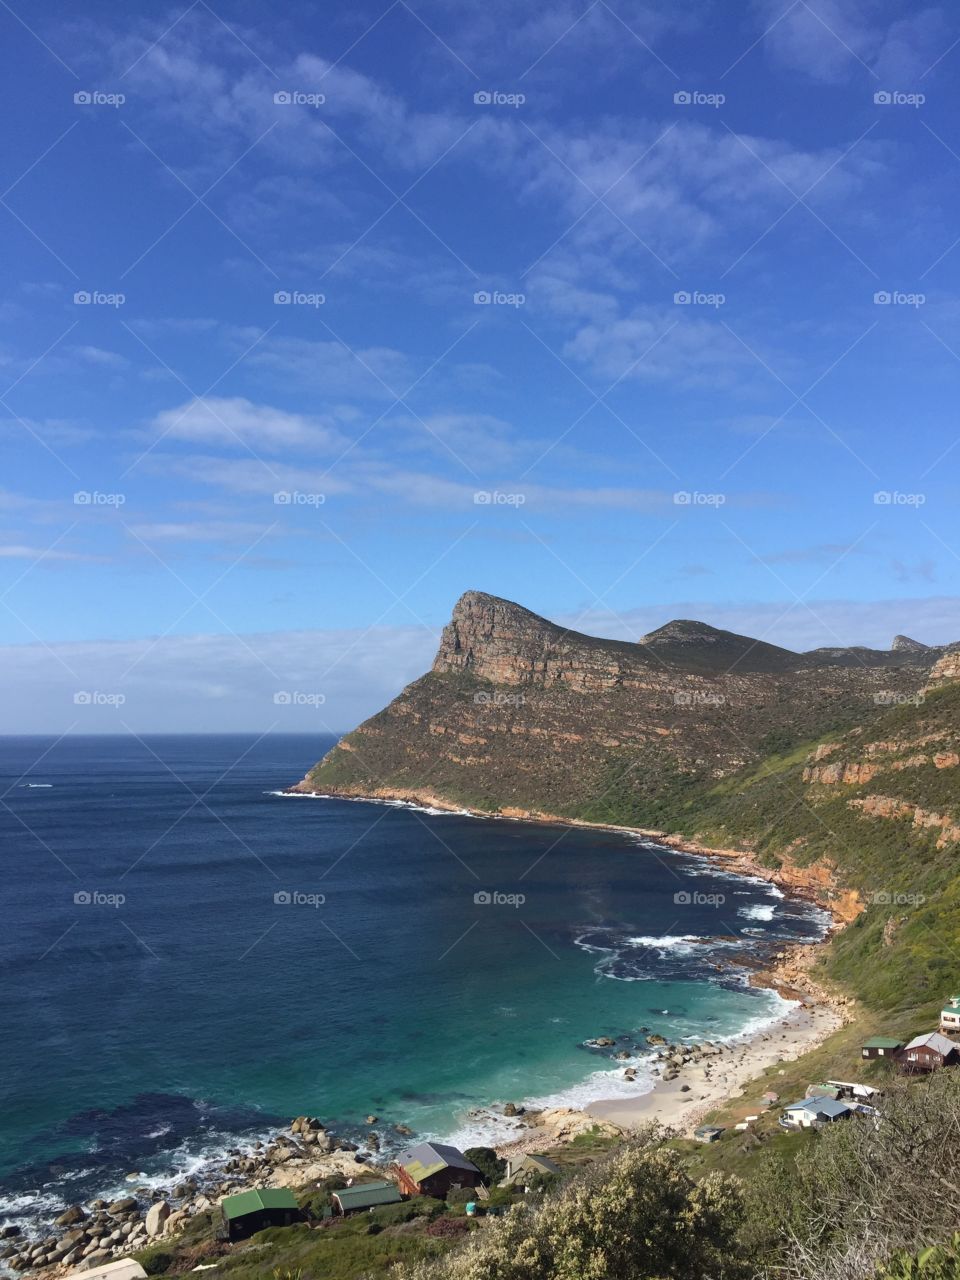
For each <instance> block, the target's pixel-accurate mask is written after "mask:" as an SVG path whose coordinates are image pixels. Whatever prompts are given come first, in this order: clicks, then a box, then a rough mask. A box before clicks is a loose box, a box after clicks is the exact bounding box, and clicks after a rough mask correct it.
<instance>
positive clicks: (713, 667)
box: [299, 591, 947, 826]
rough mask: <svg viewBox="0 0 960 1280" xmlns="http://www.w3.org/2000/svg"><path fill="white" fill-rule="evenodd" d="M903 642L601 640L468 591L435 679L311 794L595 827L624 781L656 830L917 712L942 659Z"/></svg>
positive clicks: (341, 754)
mask: <svg viewBox="0 0 960 1280" xmlns="http://www.w3.org/2000/svg"><path fill="white" fill-rule="evenodd" d="M900 641H901V642H900V644H899V645H897V646H895V647H894V648H892V649H889V650H873V649H867V648H862V647H855V646H854V647H850V648H835V649H834V648H827V649H817V650H813V651H812V652H810V653H802V654H798V653H793V652H791V651H790V650H788V649H783V648H780V647H778V646H776V645H771V644H768V643H766V642H765V641H762V640H754V639H751V638H750V637H749V636H742V635H738V634H736V633H735V632H732V631H725V630H721V629H719V628H717V627H712V626H710V625H708V624H707V623H703V622H696V621H693V620H690V619H676V620H674V621H672V622H668V623H666V624H665V625H664V626H662V627H659V628H657V629H656V630H655V631H652V632H650V634H649V635H645V636H643V637H641V639H640V640H638V641H637V642H631V641H622V640H604V639H600V638H597V637H595V636H587V635H583V634H582V633H580V632H577V631H572V630H569V629H566V628H564V627H562V626H559V625H558V624H556V623H554V622H551V621H549V620H548V619H546V618H543V617H541V616H540V615H538V614H536V613H533V612H531V611H530V610H529V609H525V608H523V606H521V605H518V604H515V603H514V602H513V601H510V600H505V599H503V598H501V597H498V596H493V595H488V594H487V593H485V592H481V591H467V592H465V593H464V594H463V595H462V596H461V597H460V599H459V600H458V601H457V603H456V605H455V607H454V609H453V613H452V615H451V618H450V621H449V622H448V623H447V625H446V626H445V627H444V629H443V633H442V636H441V640H440V645H439V648H438V651H437V655H436V658H435V659H434V663H433V666H432V669H431V670H430V671H429V672H428V673H427V674H426V675H425V676H422V677H421V678H420V679H419V680H416V681H414V682H413V684H411V685H409V686H408V687H407V688H406V689H404V690H403V691H402V692H401V693H400V694H399V695H398V697H396V698H395V699H394V700H393V702H391V703H390V704H389V706H387V707H386V708H384V710H383V711H381V712H379V713H378V714H377V715H375V716H373V717H372V718H371V719H369V720H367V721H365V722H364V723H363V724H362V725H360V726H359V727H358V728H357V729H355V730H354V731H353V732H352V733H350V734H347V735H346V737H345V738H343V739H342V740H341V741H340V742H339V743H338V744H337V746H336V747H335V748H334V749H333V751H331V752H330V753H329V754H328V755H327V756H326V757H325V758H324V759H323V760H322V761H321V762H320V764H319V765H318V766H317V767H316V768H315V769H313V770H311V772H310V774H309V775H308V776H307V778H305V779H304V780H303V782H302V783H301V784H299V786H300V787H301V788H302V789H304V790H316V791H323V792H326V793H334V794H335V793H341V794H345V795H368V796H385V797H386V796H392V797H398V798H407V799H409V798H428V799H429V800H430V801H431V802H432V803H433V802H436V803H441V804H450V805H455V806H464V805H465V806H469V807H472V808H477V809H482V810H488V811H493V812H497V811H522V812H530V813H538V814H547V815H552V816H566V817H578V818H589V817H590V816H591V815H592V814H595V813H596V811H597V805H598V804H599V803H600V802H601V799H603V798H604V797H607V798H608V797H609V795H610V792H611V787H615V789H616V790H617V791H618V792H623V791H624V785H625V784H624V783H622V782H620V781H616V780H617V779H619V778H620V777H621V776H622V775H624V774H625V773H628V774H629V776H630V783H629V787H627V793H628V794H625V795H624V797H623V804H624V806H625V811H626V810H629V812H630V814H631V815H632V819H633V820H634V821H637V822H639V823H645V824H647V825H651V826H652V825H655V823H656V820H657V814H658V813H660V812H661V810H662V808H663V796H664V794H665V793H666V792H669V791H670V790H671V788H674V787H676V786H679V785H681V783H682V780H683V779H686V780H687V784H685V785H689V782H690V780H692V779H700V780H704V781H705V780H709V779H719V778H724V777H726V776H728V775H730V774H732V773H734V772H736V771H737V770H738V769H740V768H742V767H744V766H745V765H748V764H749V763H750V762H751V761H757V760H760V759H762V758H763V756H764V755H765V754H766V753H767V752H768V751H769V750H770V749H771V745H772V744H775V743H779V744H784V743H789V742H799V741H803V740H805V739H810V738H815V737H816V736H818V735H819V734H821V733H824V732H828V731H832V730H834V729H835V728H840V727H846V726H849V725H854V724H858V723H859V724H862V723H867V722H869V721H870V720H871V719H872V718H875V717H876V716H877V715H879V714H880V713H881V712H882V709H883V708H884V707H885V706H887V705H890V703H891V701H893V702H897V701H898V700H903V699H909V698H914V697H916V696H917V695H918V694H919V693H920V692H921V691H922V690H923V688H924V687H925V686H926V684H927V682H928V681H929V679H930V677H931V671H932V670H933V667H934V665H935V664H936V663H937V662H938V660H939V659H940V658H941V657H942V656H943V655H944V654H945V653H946V652H947V650H945V649H943V648H927V647H926V646H921V645H919V644H918V643H917V642H907V641H905V639H904V638H903V637H900ZM604 803H606V801H604Z"/></svg>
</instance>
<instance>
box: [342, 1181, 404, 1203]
mask: <svg viewBox="0 0 960 1280" xmlns="http://www.w3.org/2000/svg"><path fill="white" fill-rule="evenodd" d="M332 1194H333V1195H334V1196H336V1198H337V1200H339V1202H340V1207H341V1208H342V1209H370V1208H372V1207H373V1206H374V1205H378V1204H398V1203H399V1202H400V1201H401V1200H402V1199H403V1197H402V1196H401V1195H400V1192H399V1190H398V1189H397V1186H396V1184H395V1183H393V1182H361V1183H359V1184H358V1185H357V1186H355V1187H341V1188H340V1190H339V1191H334V1192H332Z"/></svg>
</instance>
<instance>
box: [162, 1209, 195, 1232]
mask: <svg viewBox="0 0 960 1280" xmlns="http://www.w3.org/2000/svg"><path fill="white" fill-rule="evenodd" d="M189 1217H190V1215H189V1213H187V1212H186V1210H185V1209H177V1210H176V1211H175V1212H174V1213H171V1215H170V1217H169V1218H168V1219H167V1220H166V1222H165V1223H164V1224H163V1234H164V1235H165V1236H172V1235H176V1233H177V1232H178V1231H179V1230H180V1228H181V1227H182V1226H183V1224H184V1223H185V1222H186V1221H187V1220H188V1218H189Z"/></svg>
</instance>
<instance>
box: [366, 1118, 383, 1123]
mask: <svg viewBox="0 0 960 1280" xmlns="http://www.w3.org/2000/svg"><path fill="white" fill-rule="evenodd" d="M379 1119H380V1117H379V1116H367V1119H366V1123H367V1124H376V1123H377V1121H378V1120H379Z"/></svg>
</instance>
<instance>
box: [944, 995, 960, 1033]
mask: <svg viewBox="0 0 960 1280" xmlns="http://www.w3.org/2000/svg"><path fill="white" fill-rule="evenodd" d="M953 999H954V1000H957V999H958V997H956V996H954V997H953ZM940 1030H941V1031H945V1032H946V1033H947V1035H954V1036H955V1035H958V1034H960V1002H958V1003H957V1004H954V1003H953V1001H951V1002H950V1004H948V1005H946V1006H945V1007H944V1008H943V1009H941V1010H940Z"/></svg>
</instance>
